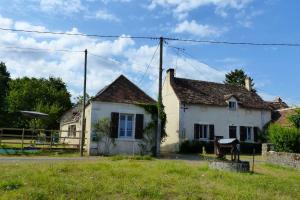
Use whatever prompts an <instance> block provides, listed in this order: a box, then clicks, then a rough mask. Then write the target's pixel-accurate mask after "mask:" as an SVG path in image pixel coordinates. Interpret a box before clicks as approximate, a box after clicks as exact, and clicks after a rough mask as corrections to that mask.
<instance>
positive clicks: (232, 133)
mask: <svg viewBox="0 0 300 200" xmlns="http://www.w3.org/2000/svg"><path fill="white" fill-rule="evenodd" d="M236 130H237V129H236V126H229V138H236Z"/></svg>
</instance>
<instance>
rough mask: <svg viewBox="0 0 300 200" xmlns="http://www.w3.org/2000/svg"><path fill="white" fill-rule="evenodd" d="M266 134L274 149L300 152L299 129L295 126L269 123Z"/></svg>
mask: <svg viewBox="0 0 300 200" xmlns="http://www.w3.org/2000/svg"><path fill="white" fill-rule="evenodd" d="M268 136H269V140H270V142H271V143H273V144H274V148H275V151H281V152H291V153H292V152H294V153H300V130H299V129H297V128H290V127H282V126H280V125H277V124H273V125H270V127H269V129H268Z"/></svg>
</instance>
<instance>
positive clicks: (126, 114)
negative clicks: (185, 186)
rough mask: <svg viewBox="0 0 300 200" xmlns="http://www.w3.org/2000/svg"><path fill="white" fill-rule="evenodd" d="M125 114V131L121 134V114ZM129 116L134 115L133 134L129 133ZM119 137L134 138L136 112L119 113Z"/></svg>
mask: <svg viewBox="0 0 300 200" xmlns="http://www.w3.org/2000/svg"><path fill="white" fill-rule="evenodd" d="M122 115H124V116H125V133H124V136H121V135H120V133H121V116H122ZM128 116H132V132H131V136H128V135H127V121H128V120H127V119H128ZM118 127H119V128H118V138H121V139H133V138H134V137H135V114H130V113H119V126H118Z"/></svg>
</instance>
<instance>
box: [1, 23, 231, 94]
mask: <svg viewBox="0 0 300 200" xmlns="http://www.w3.org/2000/svg"><path fill="white" fill-rule="evenodd" d="M11 26H12V27H19V28H21V27H23V28H26V27H33V28H35V29H37V30H48V29H47V28H46V27H43V26H35V25H32V24H30V23H28V22H24V21H23V22H16V21H13V20H11ZM57 31H59V30H57ZM68 32H70V33H80V32H79V31H78V30H77V29H76V28H73V29H71V30H69V31H68ZM3 46H17V47H23V48H28V47H30V48H38V49H50V50H53V51H50V52H48V51H42V52H41V51H25V50H21V49H19V50H18V49H10V48H3ZM156 48H157V45H153V46H151V45H142V46H137V45H136V43H135V42H134V41H133V40H132V39H129V38H116V39H114V40H103V39H97V38H92V37H79V36H66V35H47V34H46V36H44V37H41V36H40V35H37V34H34V33H20V32H6V31H3V34H2V35H1V38H0V49H1V51H0V57H1V61H4V62H5V63H6V65H7V67H8V70H9V71H10V72H11V75H12V77H13V78H16V77H23V76H29V77H49V76H55V77H61V78H62V79H63V80H64V81H65V82H66V84H67V86H68V89H69V91H71V94H72V95H73V96H76V95H79V94H81V93H82V83H83V66H84V54H83V52H79V53H69V52H55V51H54V50H57V49H70V50H74V51H79V50H80V51H83V50H84V49H88V52H89V54H88V76H87V89H88V93H89V94H91V95H95V93H96V92H98V91H99V90H100V89H101V88H103V87H104V86H105V85H107V84H109V83H110V82H111V81H113V80H114V79H115V78H117V77H118V76H119V75H120V74H124V75H126V76H127V77H129V78H130V80H133V81H134V82H135V83H136V84H139V86H141V88H142V89H144V90H145V91H146V92H148V93H149V94H150V95H151V96H152V97H156V94H157V81H158V79H157V76H158V52H157V53H156V56H155V58H154V59H153V61H152V64H151V66H150V67H149V70H148V72H147V74H146V75H145V76H143V74H144V72H145V69H146V66H147V65H148V64H149V61H150V59H151V58H152V56H153V53H154V51H155V50H156ZM92 54H96V55H99V56H100V57H97V56H93V55H92ZM164 55H165V61H164V66H168V67H175V66H176V63H177V65H178V70H177V74H178V75H180V76H182V77H188V78H195V79H202V80H209V81H222V80H223V78H224V74H225V72H223V71H218V70H215V69H213V68H211V67H209V66H207V65H205V64H202V63H201V62H199V61H197V60H194V59H188V58H185V57H179V58H178V57H177V56H176V55H175V54H172V53H171V52H168V51H167V50H165V52H164ZM114 60H117V61H114ZM142 77H143V81H141V82H139V81H140V80H142Z"/></svg>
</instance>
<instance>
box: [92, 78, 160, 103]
mask: <svg viewBox="0 0 300 200" xmlns="http://www.w3.org/2000/svg"><path fill="white" fill-rule="evenodd" d="M92 101H103V102H115V103H128V104H155V103H156V102H155V100H153V99H152V98H151V97H150V96H148V95H147V94H146V93H145V92H144V91H142V90H141V89H140V88H139V87H137V86H136V85H135V84H134V83H132V82H131V81H130V80H128V79H127V78H126V77H125V76H123V75H121V76H119V77H118V78H117V79H116V80H115V81H114V82H112V83H111V84H110V85H108V86H106V87H105V88H103V89H102V90H100V91H99V92H98V94H97V95H96V96H95V97H94V98H92Z"/></svg>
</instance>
